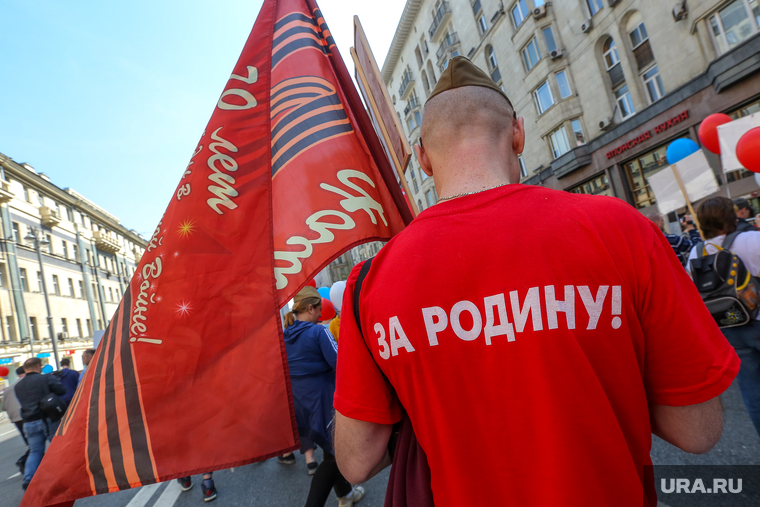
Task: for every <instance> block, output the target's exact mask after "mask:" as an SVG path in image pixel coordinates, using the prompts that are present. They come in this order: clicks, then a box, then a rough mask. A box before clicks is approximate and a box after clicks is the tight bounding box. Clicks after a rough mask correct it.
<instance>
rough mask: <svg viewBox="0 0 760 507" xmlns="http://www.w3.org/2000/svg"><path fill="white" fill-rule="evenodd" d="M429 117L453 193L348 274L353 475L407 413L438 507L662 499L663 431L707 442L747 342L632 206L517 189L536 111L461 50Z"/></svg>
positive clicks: (703, 446) (688, 441)
mask: <svg viewBox="0 0 760 507" xmlns="http://www.w3.org/2000/svg"><path fill="white" fill-rule="evenodd" d="M422 118H423V119H422V129H421V139H420V144H419V145H417V146H415V150H416V153H417V160H418V161H419V164H420V166H421V168H422V170H423V171H424V172H425V174H427V175H429V176H435V185H436V189H437V193H438V195H440V196H442V197H441V198H440V199H439V202H438V203H437V204H435V205H434V206H431V207H429V208H427V209H425V211H423V212H422V213H420V215H419V216H418V217H417V218H416V219H415V220H414V221H413V222H412V223H411V224H410V225H409V226H408V227H407V228H406V229H405V230H404V231H402V232H401V233H400V234H398V235H397V236H395V237H394V238H393V239H392V240H391V241H390V242H389V243H388V244H386V245H385V246H384V247H383V249H382V250H381V251H380V252H379V253H378V254H377V256H376V257H375V258H374V259H373V260H372V262H371V263H370V265H369V267H367V263H362V264H360V265H358V266H356V267H355V269H354V270H353V271H352V273H351V275H350V277H349V279H348V284H347V287H346V291H345V294H344V301H345V302H346V304H344V305H343V311H342V315H341V317H342V319H341V329H340V334H341V337H340V354H339V355H338V367H337V388H336V392H335V409H336V419H335V425H336V428H335V449H336V457H337V460H338V464H339V467H340V470H341V472H342V473H343V474H344V475H345V477H346V479H348V480H349V481H352V482H361V481H365V480H367V479H368V478H369V477H372V476H373V475H374V474H375V473H377V472H378V471H379V470H381V469H382V468H383V467H385V466H387V464H388V463H390V453H389V451H388V446H389V444H390V442H391V435H392V426H393V424H394V423H396V422H397V421H400V420H401V417H402V408H403V409H405V410H406V412H407V413H408V416H409V420H410V421H411V423H412V425H413V427H414V431H415V433H416V435H417V439H418V440H419V444H420V445H421V447H422V448H423V449H424V451H425V453H426V454H427V461H428V463H429V468H430V486H431V487H432V496H433V499H434V501H435V505H436V506H437V507H450V506H451V507H454V506H457V507H459V506H462V505H498V506H502V505H531V506H556V505H580V504H584V505H616V506H636V507H640V506H641V505H650V506H652V507H653V506H655V505H656V504H657V495H656V492H655V488H654V479H653V476H652V475H651V472H647V470H651V469H649V468H647V467H648V466H650V465H651V464H652V461H651V457H650V454H649V452H650V447H651V442H652V433H654V434H655V435H658V436H660V437H661V438H663V439H664V440H665V441H667V442H669V443H671V444H673V445H675V446H677V447H679V448H681V449H682V450H684V451H686V452H691V453H704V452H707V451H708V450H710V449H711V448H712V447H713V446H714V445H715V443H716V442H717V441H718V439H719V438H720V435H721V431H722V412H721V404H720V400H719V395H720V394H721V393H722V392H723V391H725V390H726V389H727V388H728V387H729V386H730V384H731V382H732V380H733V379H734V377H735V376H736V374H737V372H738V369H739V360H738V358H737V356H736V354H735V352H734V351H733V349H732V348H731V347H730V346H729V345H728V343H726V340H725V338H724V337H723V335H722V334H721V333H720V330H719V328H718V327H717V326H716V324H715V322H714V321H713V319H712V317H711V315H710V314H709V312H707V310H706V308H705V305H704V304H703V303H702V300H701V298H700V296H699V293H698V292H697V290H696V288H695V286H694V284H693V283H692V282H691V280H690V279H689V277H688V275H687V274H686V272H685V270H684V269H683V267H682V266H681V264H680V263H679V261H678V259H677V258H676V257H675V256H674V255H673V253H672V248H671V247H670V244H669V243H668V242H667V241H666V239H665V237H664V236H663V235H662V233H661V232H660V231H659V230H658V229H657V228H656V227H655V226H654V225H653V224H652V223H651V222H650V221H649V220H647V219H646V218H645V217H643V216H642V215H641V214H640V213H639V212H638V211H637V210H635V209H634V208H632V207H631V206H630V205H629V204H627V203H625V202H624V201H622V200H619V199H615V198H612V197H607V196H590V195H582V194H574V193H569V192H560V191H554V190H549V189H545V188H542V187H540V186H532V185H521V184H519V183H518V182H519V181H520V163H519V160H518V155H519V154H520V153H522V151H523V148H524V144H525V129H524V120H523V119H522V118H517V116H516V114H515V112H514V108H513V107H512V104H511V102H510V101H509V99H508V98H507V96H506V95H505V94H504V92H503V91H502V90H501V89H500V88H499V87H498V86H497V85H496V84H495V83H494V82H493V80H492V79H491V78H490V76H489V75H488V74H486V73H484V72H483V71H482V70H480V69H479V68H478V67H476V66H475V65H474V64H472V63H471V62H470V61H469V60H468V59H466V58H464V57H461V56H458V57H456V58H453V59H452V60H450V61H449V63H448V66H447V68H446V70H445V71H444V72H443V73H442V75H441V76H440V78H439V81H438V83H437V85H436V87H435V89H434V90H433V92H432V93H431V95H430V97H429V98H428V100H427V103H426V104H425V108H424V114H423V116H422ZM537 216H538V217H552V219H551V220H538V221H536V220H535V217H537ZM557 230H561V231H562V236H563V242H562V247H561V248H559V249H558V248H557V240H556V234H557ZM359 280H361V289H360V291H358V292H359V297H358V301H356V300H355V299H354V292H355V289H356V287H358V286H359ZM348 301H356V303H355V304H356V308H357V309H358V315H357V311H355V310H354V305H353V304H347V303H348ZM357 322H359V323H360V325H359V324H358V323H357ZM399 440H400V437H399ZM396 453H398V449H396Z"/></svg>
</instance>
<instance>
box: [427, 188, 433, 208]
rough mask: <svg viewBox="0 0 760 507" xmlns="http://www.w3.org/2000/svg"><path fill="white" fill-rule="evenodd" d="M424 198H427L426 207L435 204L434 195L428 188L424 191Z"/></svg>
mask: <svg viewBox="0 0 760 507" xmlns="http://www.w3.org/2000/svg"><path fill="white" fill-rule="evenodd" d="M425 200H427V205H428V208H429V207H430V206H433V205H434V204H435V197H433V190H432V189H431V190H428V191H427V192H425Z"/></svg>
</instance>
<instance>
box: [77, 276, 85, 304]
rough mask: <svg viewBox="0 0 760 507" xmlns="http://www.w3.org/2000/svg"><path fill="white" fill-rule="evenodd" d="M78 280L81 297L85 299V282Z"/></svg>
mask: <svg viewBox="0 0 760 507" xmlns="http://www.w3.org/2000/svg"><path fill="white" fill-rule="evenodd" d="M77 281H78V282H79V297H80V298H81V299H84V282H83V281H82V280H77Z"/></svg>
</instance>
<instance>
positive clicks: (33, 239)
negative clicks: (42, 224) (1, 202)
mask: <svg viewBox="0 0 760 507" xmlns="http://www.w3.org/2000/svg"><path fill="white" fill-rule="evenodd" d="M24 240H25V241H27V242H29V243H34V249H35V250H37V260H38V261H39V263H40V275H41V276H42V294H43V295H44V296H45V308H47V321H48V331H49V332H50V341H51V343H52V344H53V356H55V369H56V370H60V369H61V365H60V364H59V363H58V344H57V343H56V342H55V334H54V333H53V316H52V315H51V314H50V298H49V297H48V291H47V283H45V268H44V267H43V265H42V250H41V248H40V247H41V246H42V245H49V244H50V241H48V240H47V238H45V237H42V238H40V231H39V229H37V228H36V227H30V228H29V234H27V235H26V236H25V237H24ZM29 340H30V341H34V336H30V337H29Z"/></svg>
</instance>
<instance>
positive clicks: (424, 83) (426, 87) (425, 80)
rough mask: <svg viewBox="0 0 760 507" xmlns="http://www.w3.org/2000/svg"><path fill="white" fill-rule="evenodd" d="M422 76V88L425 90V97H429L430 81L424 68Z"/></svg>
mask: <svg viewBox="0 0 760 507" xmlns="http://www.w3.org/2000/svg"><path fill="white" fill-rule="evenodd" d="M420 76H421V77H422V88H423V89H424V90H425V97H427V96H428V95H430V81H428V78H427V72H425V71H424V70H423V71H422V72H420Z"/></svg>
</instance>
